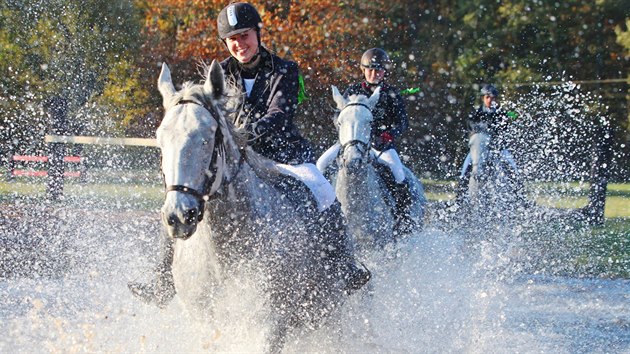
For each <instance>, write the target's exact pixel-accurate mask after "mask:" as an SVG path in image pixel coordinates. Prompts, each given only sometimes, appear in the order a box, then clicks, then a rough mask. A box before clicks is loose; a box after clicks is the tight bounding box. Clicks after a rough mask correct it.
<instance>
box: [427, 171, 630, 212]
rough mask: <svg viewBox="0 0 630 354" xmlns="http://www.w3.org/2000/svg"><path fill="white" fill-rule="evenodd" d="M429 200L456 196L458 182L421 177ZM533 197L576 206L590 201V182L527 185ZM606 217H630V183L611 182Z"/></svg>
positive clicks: (551, 204) (561, 205)
mask: <svg viewBox="0 0 630 354" xmlns="http://www.w3.org/2000/svg"><path fill="white" fill-rule="evenodd" d="M422 183H423V184H424V187H425V189H426V195H427V198H428V199H429V200H434V201H444V200H450V199H453V198H454V197H455V193H454V189H455V186H456V182H455V181H436V180H422ZM528 189H529V190H530V197H532V198H533V199H535V200H536V203H537V204H538V205H542V206H548V207H554V208H562V209H576V208H582V207H584V206H586V205H587V204H588V192H589V190H588V189H589V185H588V184H587V183H577V182H556V183H552V182H545V183H536V184H530V185H528ZM604 216H605V217H606V218H630V183H611V184H609V185H608V190H607V193H606V206H605V208H604Z"/></svg>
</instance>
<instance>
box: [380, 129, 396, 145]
mask: <svg viewBox="0 0 630 354" xmlns="http://www.w3.org/2000/svg"><path fill="white" fill-rule="evenodd" d="M380 139H381V144H389V143H391V142H392V141H394V137H393V136H392V135H391V134H390V133H389V132H383V133H381V136H380Z"/></svg>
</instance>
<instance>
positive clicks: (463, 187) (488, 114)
mask: <svg viewBox="0 0 630 354" xmlns="http://www.w3.org/2000/svg"><path fill="white" fill-rule="evenodd" d="M479 94H480V96H481V105H480V106H479V108H477V109H476V110H473V111H472V112H471V113H470V114H469V115H468V119H467V125H468V129H469V135H472V134H474V133H476V132H479V130H480V129H487V132H488V133H489V134H490V137H491V142H490V149H492V150H495V151H498V152H499V153H500V156H501V161H503V162H504V164H505V165H507V166H508V167H509V177H510V178H512V180H513V181H514V183H516V184H517V188H518V189H519V191H520V190H522V184H521V182H520V180H519V179H518V176H519V173H518V167H517V165H516V162H515V160H514V157H513V156H512V153H511V152H510V150H509V149H508V147H507V144H506V143H505V141H504V139H502V138H501V136H502V135H503V133H504V131H505V128H506V127H507V126H508V123H509V122H510V120H511V119H513V117H511V116H510V115H512V116H513V115H514V113H511V112H506V111H505V110H503V109H501V107H500V105H499V91H498V90H497V88H496V87H494V85H491V84H484V85H483V86H481V90H480V91H479ZM471 171H472V159H471V156H470V153H468V155H467V156H466V159H465V160H464V164H463V166H462V170H461V173H460V177H459V183H458V186H457V196H456V199H455V200H456V202H457V203H461V202H463V201H464V199H465V196H466V192H467V191H468V182H469V179H470V173H471Z"/></svg>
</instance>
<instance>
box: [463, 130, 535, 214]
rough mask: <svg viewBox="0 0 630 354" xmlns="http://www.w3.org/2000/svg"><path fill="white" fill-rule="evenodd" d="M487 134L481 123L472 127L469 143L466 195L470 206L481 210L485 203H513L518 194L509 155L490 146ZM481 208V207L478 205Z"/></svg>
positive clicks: (501, 205) (487, 205) (492, 205)
mask: <svg viewBox="0 0 630 354" xmlns="http://www.w3.org/2000/svg"><path fill="white" fill-rule="evenodd" d="M490 143H491V136H490V134H489V132H488V128H487V126H486V125H485V124H484V123H479V124H478V125H476V126H475V127H474V132H473V133H472V134H471V135H470V138H469V141H468V145H469V147H470V160H471V161H470V162H471V167H472V168H471V172H470V177H469V182H468V199H469V201H470V203H471V204H472V205H473V206H474V207H473V208H472V209H474V210H479V211H482V212H485V211H484V210H485V208H486V207H495V206H496V207H501V208H500V209H504V208H502V207H505V206H508V205H510V204H513V203H514V202H515V201H516V197H517V196H518V195H519V194H518V193H517V192H522V191H518V186H516V185H515V180H514V177H515V176H514V175H515V173H516V171H515V169H516V165H515V163H514V161H513V160H512V157H511V156H506V155H505V154H504V153H503V152H501V151H497V150H496V149H491V148H490ZM480 208H481V209H480Z"/></svg>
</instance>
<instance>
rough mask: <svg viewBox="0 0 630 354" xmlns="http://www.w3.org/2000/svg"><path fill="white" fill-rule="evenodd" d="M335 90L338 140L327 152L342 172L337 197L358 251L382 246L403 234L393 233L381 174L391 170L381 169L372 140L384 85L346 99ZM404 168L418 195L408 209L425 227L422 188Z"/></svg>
mask: <svg viewBox="0 0 630 354" xmlns="http://www.w3.org/2000/svg"><path fill="white" fill-rule="evenodd" d="M332 90H333V99H334V100H335V103H336V104H337V109H338V110H339V114H338V116H337V117H336V118H335V125H336V126H337V128H338V133H339V140H338V143H337V144H336V145H335V146H334V147H333V148H331V149H329V151H328V152H327V154H328V155H329V156H336V160H337V161H336V163H337V168H338V172H337V175H336V178H334V181H333V183H334V185H335V190H336V194H337V199H338V200H339V202H340V203H341V205H342V210H343V213H344V216H345V218H346V221H347V223H348V230H349V231H350V232H351V233H352V235H353V236H354V238H355V240H356V245H357V248H358V249H359V251H361V250H362V249H363V250H370V249H375V248H377V247H383V246H385V245H387V244H388V243H390V242H392V241H395V240H396V239H397V238H401V237H400V236H403V235H395V232H394V220H395V216H394V213H395V208H396V207H395V201H394V198H393V197H392V195H391V194H390V192H389V190H388V188H387V187H386V185H385V181H384V180H383V179H382V178H381V177H380V176H381V175H382V174H387V173H389V171H382V170H383V169H386V168H387V167H385V166H383V164H381V163H378V161H377V160H378V159H379V158H380V153H379V152H378V151H376V150H374V149H373V148H371V142H370V135H371V123H372V119H373V116H372V109H373V108H374V106H375V105H376V103H377V102H378V99H379V95H380V89H377V90H376V91H375V92H374V93H373V94H372V96H371V97H369V98H368V97H365V96H363V95H353V96H350V97H348V98H345V97H343V95H341V94H340V93H339V90H338V89H337V88H336V87H335V86H333V87H332ZM331 151H332V152H333V153H334V154H333V153H331ZM325 155H326V154H325ZM329 158H330V157H326V156H322V158H320V160H319V161H318V168H320V169H321V170H325V169H326V167H327V165H328V164H329V163H328V161H326V160H327V159H329ZM404 172H405V178H406V179H407V180H408V181H409V185H410V186H411V189H412V191H411V195H413V196H414V197H415V198H413V199H414V200H413V201H412V203H411V204H412V205H411V206H410V207H409V211H410V214H411V217H412V218H414V219H415V221H416V222H417V225H418V226H421V225H422V219H423V216H424V205H425V203H426V200H425V198H424V189H423V187H422V183H421V182H420V181H419V180H418V179H417V178H416V176H415V175H414V174H413V172H411V170H409V169H408V168H406V167H404ZM412 231H417V230H412Z"/></svg>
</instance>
